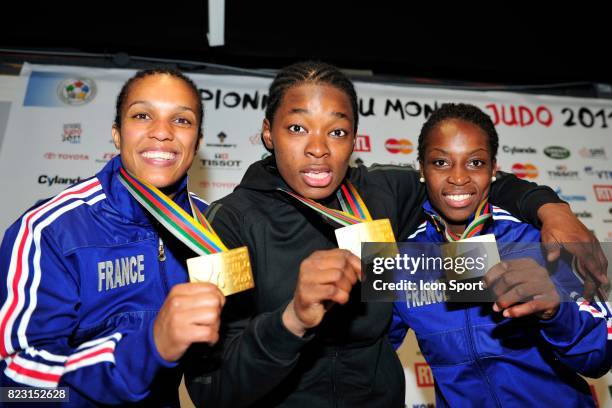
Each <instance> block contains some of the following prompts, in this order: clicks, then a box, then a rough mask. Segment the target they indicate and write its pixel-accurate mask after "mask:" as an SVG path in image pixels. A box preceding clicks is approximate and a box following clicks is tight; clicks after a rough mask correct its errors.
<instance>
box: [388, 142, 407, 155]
mask: <svg viewBox="0 0 612 408" xmlns="http://www.w3.org/2000/svg"><path fill="white" fill-rule="evenodd" d="M385 148H386V149H387V151H388V152H389V153H393V154H397V153H401V154H410V153H412V151H413V150H414V149H413V147H412V142H411V141H410V140H408V139H399V140H398V139H387V141H386V142H385Z"/></svg>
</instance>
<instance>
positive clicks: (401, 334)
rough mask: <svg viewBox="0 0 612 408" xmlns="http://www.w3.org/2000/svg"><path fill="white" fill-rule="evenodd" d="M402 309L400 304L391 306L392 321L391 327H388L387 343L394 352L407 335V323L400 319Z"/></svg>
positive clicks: (396, 303)
mask: <svg viewBox="0 0 612 408" xmlns="http://www.w3.org/2000/svg"><path fill="white" fill-rule="evenodd" d="M402 307H403V304H402V303H401V302H395V303H394V304H393V319H392V320H391V326H390V327H389V341H390V342H391V345H392V346H393V349H394V350H397V349H398V348H399V347H400V346H401V345H402V343H403V342H404V338H405V337H406V333H408V329H409V328H410V326H408V323H407V322H406V321H405V320H404V319H403V318H402V312H401V310H402Z"/></svg>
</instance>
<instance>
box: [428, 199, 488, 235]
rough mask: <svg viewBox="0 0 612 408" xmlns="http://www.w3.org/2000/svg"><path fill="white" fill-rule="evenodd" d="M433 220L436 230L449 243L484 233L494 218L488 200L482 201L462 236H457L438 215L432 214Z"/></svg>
mask: <svg viewBox="0 0 612 408" xmlns="http://www.w3.org/2000/svg"><path fill="white" fill-rule="evenodd" d="M430 215H431V218H432V220H433V223H434V226H435V227H436V230H437V231H438V232H440V233H443V234H444V238H446V240H447V241H448V242H454V241H461V240H464V239H466V238H472V237H474V236H476V235H478V234H480V232H481V231H482V229H483V228H484V226H485V223H486V222H487V221H488V220H489V219H490V218H491V217H492V216H493V214H491V209H490V208H489V201H488V200H487V198H485V199H484V200H482V202H481V203H480V204H479V205H478V208H477V209H476V212H475V213H474V219H473V220H472V222H470V223H469V224H468V226H467V227H465V230H464V231H463V232H462V233H461V234H456V233H454V232H453V231H451V229H450V228H449V227H448V225H447V224H446V222H445V221H444V220H443V219H442V217H440V216H439V215H438V214H430Z"/></svg>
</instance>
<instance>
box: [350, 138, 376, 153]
mask: <svg viewBox="0 0 612 408" xmlns="http://www.w3.org/2000/svg"><path fill="white" fill-rule="evenodd" d="M353 151H354V152H370V151H372V148H371V147H370V136H368V135H357V137H356V138H355V149H353Z"/></svg>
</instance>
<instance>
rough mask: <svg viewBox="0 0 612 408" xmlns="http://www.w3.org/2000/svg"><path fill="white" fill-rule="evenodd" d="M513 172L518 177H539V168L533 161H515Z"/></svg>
mask: <svg viewBox="0 0 612 408" xmlns="http://www.w3.org/2000/svg"><path fill="white" fill-rule="evenodd" d="M512 172H513V173H514V175H516V177H519V178H522V179H534V178H537V177H538V168H537V167H536V166H534V165H533V164H531V163H514V164H513V165H512Z"/></svg>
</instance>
